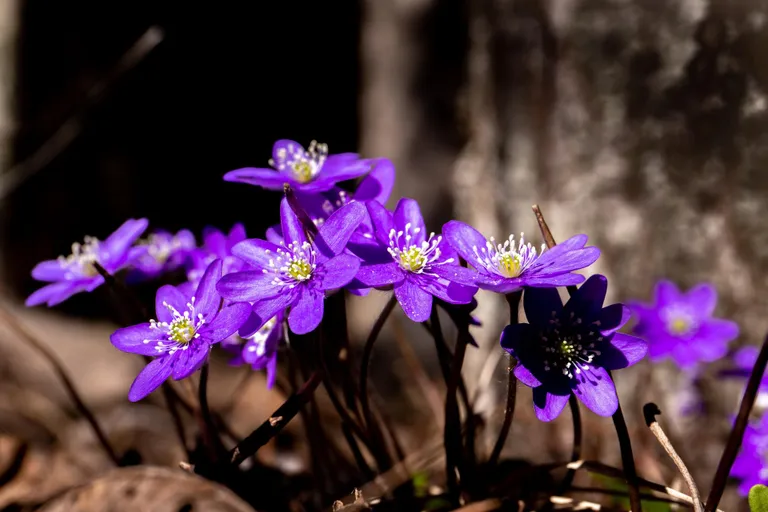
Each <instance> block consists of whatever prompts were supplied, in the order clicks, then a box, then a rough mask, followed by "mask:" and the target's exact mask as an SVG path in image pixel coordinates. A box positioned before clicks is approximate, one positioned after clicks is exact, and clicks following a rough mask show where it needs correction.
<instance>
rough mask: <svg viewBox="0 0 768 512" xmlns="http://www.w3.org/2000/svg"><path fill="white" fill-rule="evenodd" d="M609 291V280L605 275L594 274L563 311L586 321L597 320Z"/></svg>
mask: <svg viewBox="0 0 768 512" xmlns="http://www.w3.org/2000/svg"><path fill="white" fill-rule="evenodd" d="M607 291H608V280H607V279H606V278H605V276H602V275H600V274H594V275H592V276H590V278H589V279H587V281H586V282H585V283H584V284H583V285H581V288H579V289H578V290H577V291H576V293H575V294H573V296H572V297H571V299H570V300H569V301H568V303H567V304H566V305H565V307H564V308H563V312H564V313H565V314H566V315H568V314H570V313H573V314H574V316H575V317H576V318H581V319H582V320H583V321H584V322H589V321H592V320H595V319H597V318H598V317H599V315H600V312H601V311H602V309H603V301H604V300H605V293H606V292H607Z"/></svg>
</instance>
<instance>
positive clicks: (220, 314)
mask: <svg viewBox="0 0 768 512" xmlns="http://www.w3.org/2000/svg"><path fill="white" fill-rule="evenodd" d="M221 267H222V264H221V260H216V261H214V262H213V263H211V265H210V266H209V267H208V269H207V270H206V271H205V274H204V275H203V277H202V279H201V280H200V285H199V286H198V287H197V290H196V291H195V293H194V295H192V296H191V297H190V296H189V295H185V294H183V293H182V292H181V291H179V289H178V288H176V287H173V286H171V285H166V286H162V287H160V289H159V290H157V298H156V299H155V309H156V314H157V320H151V321H150V322H148V323H143V324H138V325H133V326H131V327H126V328H124V329H118V330H117V331H115V332H114V333H113V334H112V336H110V341H111V342H112V344H113V345H114V346H115V347H117V348H118V349H120V350H122V351H123V352H131V353H133V354H140V355H143V356H155V359H154V360H153V361H152V362H151V363H149V364H148V365H147V366H146V367H145V368H144V369H143V370H142V371H141V373H139V375H138V376H137V377H136V380H134V381H133V385H131V389H130V391H129V392H128V399H129V400H131V401H132V402H136V401H138V400H141V399H142V398H144V397H145V396H147V395H148V394H150V393H151V392H152V391H154V390H155V389H157V388H158V387H159V386H160V385H161V384H162V383H163V382H164V381H165V379H167V378H168V377H171V376H172V377H173V378H174V380H181V379H184V378H186V377H188V376H190V375H191V374H192V373H194V372H195V371H197V370H198V369H199V368H200V367H201V366H203V364H204V363H205V362H206V361H207V360H208V354H209V353H210V351H211V345H213V344H215V343H218V342H220V341H221V340H223V339H225V338H227V337H228V336H230V335H231V334H233V333H234V332H235V331H237V329H238V328H239V327H240V326H241V325H242V324H243V322H245V321H246V319H247V318H248V315H249V314H250V305H248V304H229V305H227V306H224V307H223V308H222V309H221V310H219V306H220V304H221V297H220V296H219V294H218V293H217V292H216V281H218V279H219V278H220V277H221Z"/></svg>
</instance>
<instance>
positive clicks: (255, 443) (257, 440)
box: [229, 372, 323, 466]
mask: <svg viewBox="0 0 768 512" xmlns="http://www.w3.org/2000/svg"><path fill="white" fill-rule="evenodd" d="M322 381H323V377H322V375H321V374H320V372H314V373H313V374H312V375H310V377H309V379H307V381H306V382H305V383H304V385H303V386H301V388H300V389H299V390H298V391H297V392H296V393H294V394H293V395H291V396H290V397H289V398H288V400H286V401H285V402H284V403H283V405H281V406H280V407H278V408H277V410H276V411H275V412H274V413H273V414H272V415H271V416H270V417H269V418H267V420H266V421H265V422H264V423H262V424H261V426H259V428H257V429H256V430H254V431H253V432H251V433H250V434H249V435H248V437H246V438H245V439H243V440H242V441H240V442H239V443H238V445H237V446H235V448H233V449H232V451H231V452H230V453H229V455H230V462H231V464H232V465H234V466H239V465H240V464H241V463H242V462H243V461H244V460H245V459H247V458H248V457H250V456H251V455H253V454H254V453H256V451H257V450H258V449H259V448H261V447H262V446H264V445H265V444H267V442H269V440H270V439H272V438H273V437H275V436H276V435H277V434H278V433H279V432H280V431H281V430H282V429H283V427H285V426H286V425H287V424H288V422H290V421H291V420H292V419H293V417H294V416H296V414H297V413H298V412H299V410H300V409H301V408H302V406H303V405H304V404H306V403H307V402H309V400H310V399H311V398H312V396H313V394H314V392H315V390H316V389H317V386H319V385H320V383H321V382H322Z"/></svg>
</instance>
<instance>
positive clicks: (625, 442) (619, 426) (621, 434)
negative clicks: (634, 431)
mask: <svg viewBox="0 0 768 512" xmlns="http://www.w3.org/2000/svg"><path fill="white" fill-rule="evenodd" d="M610 374H611V372H610V371H609V372H608V375H610ZM611 380H613V376H612V375H611ZM612 419H613V426H614V427H616V436H617V437H618V438H619V449H620V451H621V465H622V466H623V467H624V476H625V478H626V480H627V485H628V486H629V505H630V507H631V508H632V512H642V510H643V506H642V503H641V502H640V489H639V487H638V482H637V470H636V469H635V458H634V456H633V455H632V441H630V439H629V430H627V422H626V421H625V420H624V413H623V412H622V411H621V403H619V407H618V409H616V412H615V413H614V414H613V416H612Z"/></svg>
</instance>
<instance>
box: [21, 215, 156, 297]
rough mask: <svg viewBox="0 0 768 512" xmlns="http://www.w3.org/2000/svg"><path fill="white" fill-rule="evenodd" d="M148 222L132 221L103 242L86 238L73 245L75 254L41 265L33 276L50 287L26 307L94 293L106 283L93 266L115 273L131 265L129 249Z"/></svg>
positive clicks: (41, 290) (36, 267)
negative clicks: (83, 293) (96, 265)
mask: <svg viewBox="0 0 768 512" xmlns="http://www.w3.org/2000/svg"><path fill="white" fill-rule="evenodd" d="M147 225H148V221H147V219H129V220H127V221H125V222H124V223H123V225H122V226H120V227H119V228H118V229H117V231H115V232H114V233H112V234H111V235H109V237H107V239H106V240H104V241H103V242H102V241H100V240H98V239H97V238H94V237H91V236H87V237H85V241H84V243H83V244H79V243H74V244H72V254H70V255H69V256H66V257H65V256H59V258H58V259H55V260H47V261H43V262H41V263H38V264H37V266H35V268H33V269H32V277H34V278H35V279H37V280H38V281H44V282H47V283H50V284H47V285H45V286H43V287H42V288H40V289H39V290H37V291H36V292H34V293H33V294H32V295H30V296H29V297H28V298H27V300H26V305H27V306H37V305H38V304H42V303H44V302H45V303H47V304H48V306H55V305H56V304H59V303H61V302H63V301H65V300H66V299H68V298H70V297H71V296H72V295H75V294H76V293H80V292H84V291H87V292H91V291H93V290H94V289H96V288H97V287H98V286H100V285H101V284H102V283H103V282H104V278H103V277H101V276H100V275H99V273H98V272H97V271H96V267H94V266H93V263H94V262H95V263H98V264H99V265H101V266H102V267H104V270H106V271H107V272H109V273H110V274H114V273H115V272H117V271H118V270H121V269H122V268H124V267H126V266H127V265H129V264H130V263H131V251H130V248H131V246H132V245H133V243H134V242H135V241H136V239H137V238H139V237H140V236H141V234H142V233H143V232H144V230H146V229H147Z"/></svg>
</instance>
